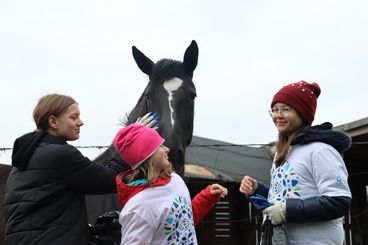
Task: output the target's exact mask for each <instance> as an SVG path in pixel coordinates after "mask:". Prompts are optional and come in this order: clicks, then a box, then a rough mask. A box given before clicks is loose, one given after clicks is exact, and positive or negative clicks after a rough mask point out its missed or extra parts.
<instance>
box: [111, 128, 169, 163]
mask: <svg viewBox="0 0 368 245" xmlns="http://www.w3.org/2000/svg"><path fill="white" fill-rule="evenodd" d="M164 141H165V140H164V139H163V138H162V137H161V136H160V135H159V134H158V133H157V131H156V130H154V129H152V128H148V127H146V126H143V125H140V124H136V123H134V124H131V125H129V126H127V127H125V128H122V129H120V130H119V131H118V133H117V134H116V136H115V138H114V141H113V142H114V146H115V149H116V151H117V152H118V153H119V155H120V156H121V158H122V159H123V160H124V161H125V162H126V163H127V164H129V166H130V168H131V169H136V168H137V167H139V166H140V165H141V164H142V163H143V162H144V161H145V160H147V159H148V158H149V157H150V156H152V155H153V154H154V153H155V152H156V151H157V149H158V148H159V147H160V146H161V145H162V143H163V142H164Z"/></svg>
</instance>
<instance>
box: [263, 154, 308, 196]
mask: <svg viewBox="0 0 368 245" xmlns="http://www.w3.org/2000/svg"><path fill="white" fill-rule="evenodd" d="M271 178H272V181H271V186H270V199H271V200H274V201H285V199H286V198H298V197H300V192H301V189H300V187H299V186H298V183H299V176H298V175H297V174H296V172H295V169H294V168H290V163H289V162H288V161H286V162H285V163H284V164H283V165H281V166H280V167H278V168H273V171H272V176H271Z"/></svg>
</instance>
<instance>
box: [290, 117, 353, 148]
mask: <svg viewBox="0 0 368 245" xmlns="http://www.w3.org/2000/svg"><path fill="white" fill-rule="evenodd" d="M332 127H333V125H332V124H331V123H329V122H325V123H323V124H321V125H316V126H313V127H308V128H305V129H303V130H302V131H301V132H299V133H298V134H297V135H296V136H295V138H294V139H293V141H292V142H291V144H292V145H304V144H308V143H312V142H323V143H326V144H328V145H331V146H332V147H333V148H335V149H336V150H337V151H338V152H339V153H340V154H342V153H343V152H344V151H347V150H348V149H349V148H350V147H351V137H350V136H349V135H348V134H346V133H345V132H343V131H341V130H335V129H332Z"/></svg>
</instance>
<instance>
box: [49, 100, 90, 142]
mask: <svg viewBox="0 0 368 245" xmlns="http://www.w3.org/2000/svg"><path fill="white" fill-rule="evenodd" d="M79 116H80V112H79V107H78V105H77V104H72V105H70V106H69V107H68V110H67V111H66V112H65V113H64V114H62V115H60V116H58V117H55V116H50V118H49V124H50V126H51V128H50V130H49V133H51V134H53V135H57V136H62V137H64V138H65V139H66V140H77V139H78V138H79V133H80V127H81V126H82V125H83V122H82V120H81V119H80V117H79Z"/></svg>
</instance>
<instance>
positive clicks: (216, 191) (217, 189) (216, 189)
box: [210, 184, 227, 198]
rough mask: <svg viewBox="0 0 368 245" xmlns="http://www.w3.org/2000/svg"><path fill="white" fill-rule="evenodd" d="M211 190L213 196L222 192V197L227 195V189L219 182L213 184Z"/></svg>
mask: <svg viewBox="0 0 368 245" xmlns="http://www.w3.org/2000/svg"><path fill="white" fill-rule="evenodd" d="M210 191H211V194H212V195H213V196H214V195H219V194H220V195H221V198H224V197H225V196H226V195H227V189H226V188H225V187H223V186H222V185H219V184H212V185H211V189H210Z"/></svg>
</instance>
